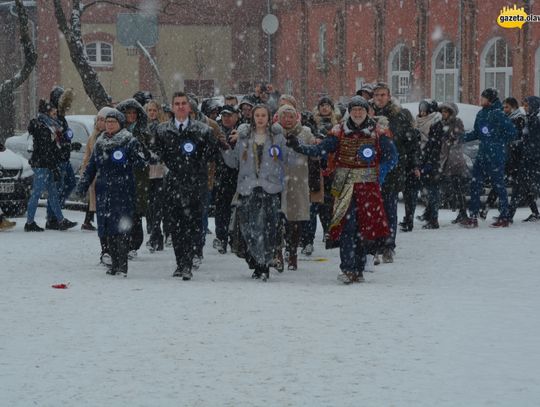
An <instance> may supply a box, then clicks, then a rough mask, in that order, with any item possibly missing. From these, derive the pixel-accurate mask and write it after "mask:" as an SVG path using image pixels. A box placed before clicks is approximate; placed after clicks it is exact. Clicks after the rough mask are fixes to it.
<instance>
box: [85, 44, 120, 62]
mask: <svg viewBox="0 0 540 407" xmlns="http://www.w3.org/2000/svg"><path fill="white" fill-rule="evenodd" d="M85 52H86V56H87V58H88V61H90V65H93V66H111V65H112V64H113V47H112V45H111V44H109V43H107V42H102V41H96V42H91V43H89V44H86V46H85Z"/></svg>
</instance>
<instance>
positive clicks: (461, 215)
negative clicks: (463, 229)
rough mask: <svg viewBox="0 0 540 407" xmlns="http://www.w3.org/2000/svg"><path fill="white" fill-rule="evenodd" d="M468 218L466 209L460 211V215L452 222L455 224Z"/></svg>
mask: <svg viewBox="0 0 540 407" xmlns="http://www.w3.org/2000/svg"><path fill="white" fill-rule="evenodd" d="M465 219H467V212H466V211H464V210H461V211H459V213H458V216H457V217H456V219H454V220H453V221H452V224H453V225H455V224H457V223H461V222H462V221H463V220H465Z"/></svg>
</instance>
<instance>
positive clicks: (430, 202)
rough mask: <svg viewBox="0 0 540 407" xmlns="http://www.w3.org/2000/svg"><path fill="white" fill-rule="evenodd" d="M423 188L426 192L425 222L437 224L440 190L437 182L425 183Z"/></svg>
mask: <svg viewBox="0 0 540 407" xmlns="http://www.w3.org/2000/svg"><path fill="white" fill-rule="evenodd" d="M424 186H425V188H426V191H427V204H426V211H425V215H424V217H425V220H426V221H427V222H428V223H430V222H437V221H438V220H439V206H440V201H441V199H440V196H441V193H440V192H441V189H440V185H439V182H436V181H428V182H426V183H425V185H424Z"/></svg>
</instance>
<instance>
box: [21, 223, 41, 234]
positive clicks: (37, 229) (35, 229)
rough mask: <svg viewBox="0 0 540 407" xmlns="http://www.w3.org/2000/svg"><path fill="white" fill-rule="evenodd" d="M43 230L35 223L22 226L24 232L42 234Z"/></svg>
mask: <svg viewBox="0 0 540 407" xmlns="http://www.w3.org/2000/svg"><path fill="white" fill-rule="evenodd" d="M44 230H45V229H43V228H40V227H39V226H38V225H37V224H36V222H32V223H26V224H25V225H24V231H25V232H43V231H44Z"/></svg>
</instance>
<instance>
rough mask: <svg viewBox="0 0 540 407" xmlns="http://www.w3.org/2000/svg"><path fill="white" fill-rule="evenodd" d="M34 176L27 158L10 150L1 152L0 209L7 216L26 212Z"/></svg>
mask: <svg viewBox="0 0 540 407" xmlns="http://www.w3.org/2000/svg"><path fill="white" fill-rule="evenodd" d="M33 174H34V173H33V172H32V168H31V167H30V165H29V164H28V161H27V160H26V159H25V158H23V157H21V156H20V155H19V154H16V153H14V152H13V151H11V150H10V149H9V148H6V149H5V150H4V151H0V208H2V211H3V212H4V213H5V214H6V215H8V216H17V215H22V214H23V213H24V212H26V206H27V203H28V197H29V195H30V191H31V189H32V178H33Z"/></svg>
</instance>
